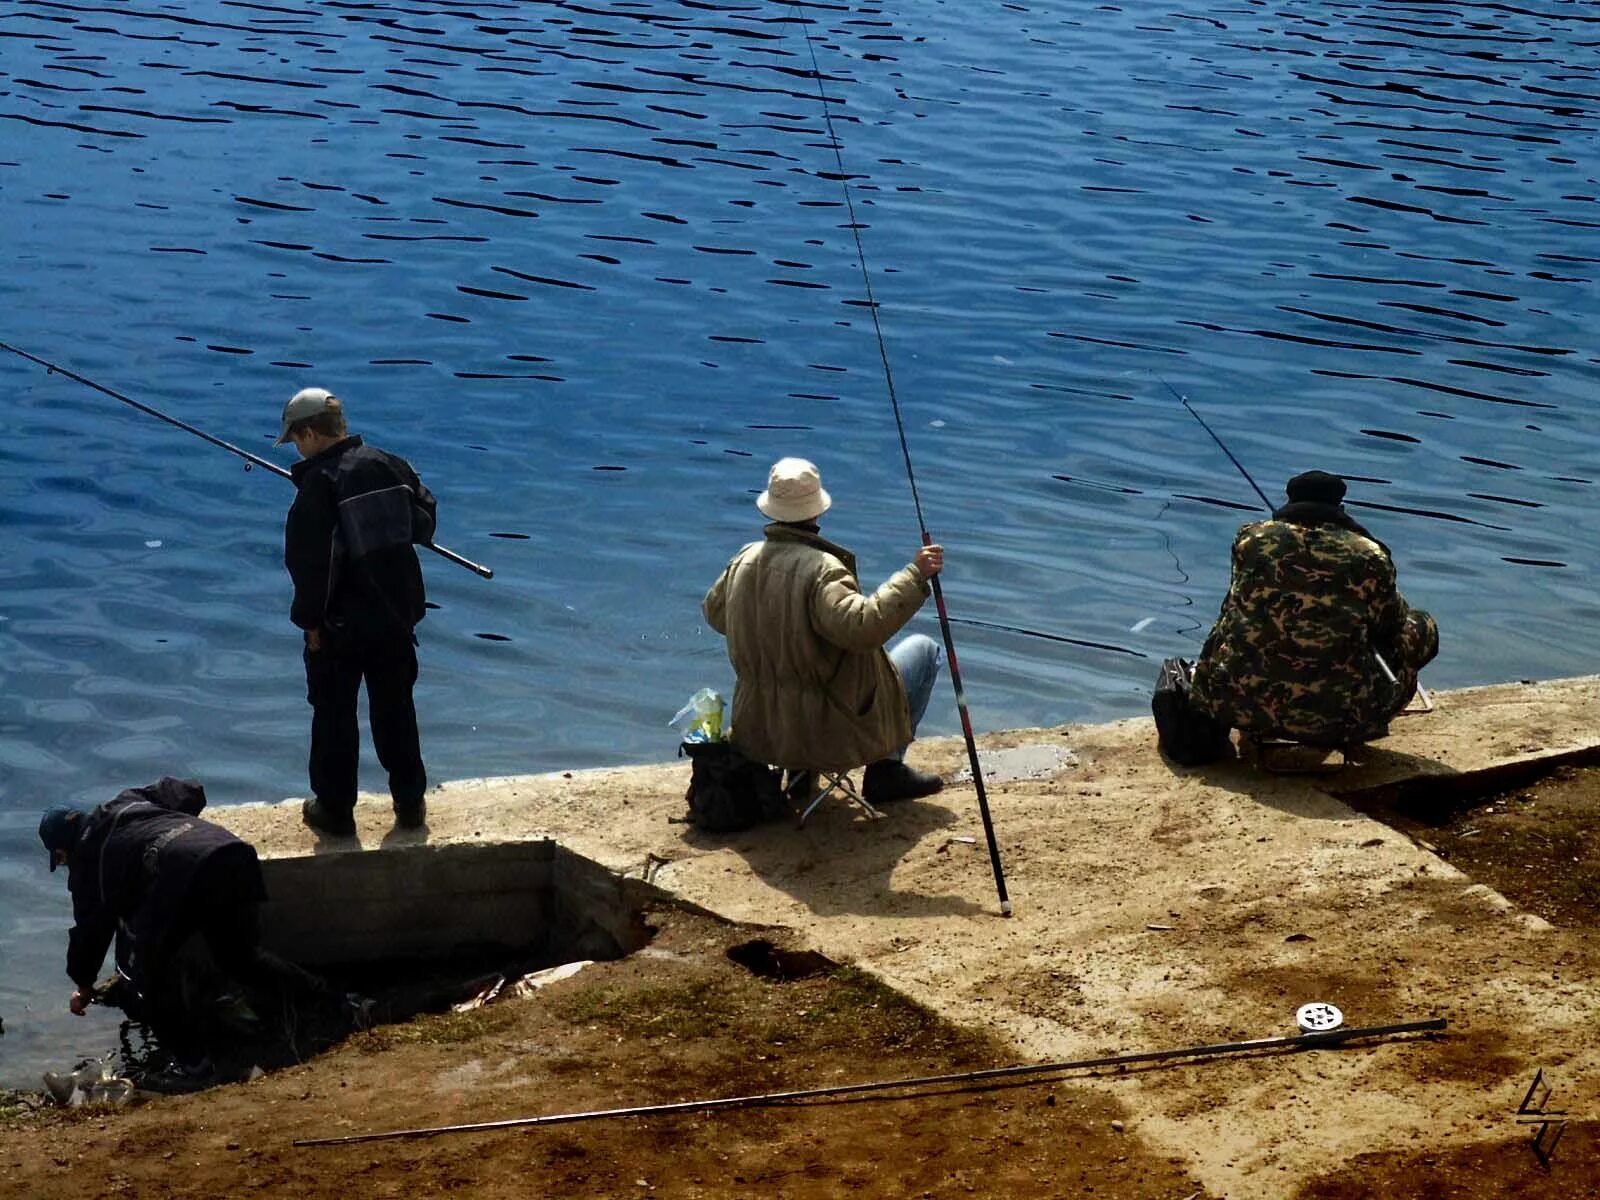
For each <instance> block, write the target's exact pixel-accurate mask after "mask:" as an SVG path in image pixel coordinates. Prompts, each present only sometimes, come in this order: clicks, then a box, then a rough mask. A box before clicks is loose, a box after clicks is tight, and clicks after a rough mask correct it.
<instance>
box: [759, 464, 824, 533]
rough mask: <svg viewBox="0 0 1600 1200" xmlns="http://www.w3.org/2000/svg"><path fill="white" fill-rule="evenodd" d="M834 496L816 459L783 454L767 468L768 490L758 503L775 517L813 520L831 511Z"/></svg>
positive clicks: (760, 507) (783, 519)
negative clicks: (813, 460)
mask: <svg viewBox="0 0 1600 1200" xmlns="http://www.w3.org/2000/svg"><path fill="white" fill-rule="evenodd" d="M832 504H833V497H832V496H830V495H828V493H827V490H826V489H825V488H824V487H823V486H822V476H821V475H820V474H818V472H817V466H816V464H815V463H812V462H807V461H806V460H805V459H803V458H780V459H779V460H778V461H777V462H775V463H773V464H772V470H771V471H769V472H767V490H766V491H764V492H762V493H761V495H759V496H757V497H756V507H757V508H759V509H760V510H761V511H762V512H763V513H765V514H766V515H767V516H769V517H771V518H772V519H773V520H774V521H811V520H815V519H816V518H817V517H820V516H821V515H822V514H823V513H825V512H827V511H828V509H829V508H830V507H831V506H832Z"/></svg>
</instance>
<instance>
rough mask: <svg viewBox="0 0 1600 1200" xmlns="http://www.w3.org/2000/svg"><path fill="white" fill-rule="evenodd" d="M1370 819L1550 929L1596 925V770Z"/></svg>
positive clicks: (1599, 920) (1409, 806) (1392, 808)
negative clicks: (1378, 820)
mask: <svg viewBox="0 0 1600 1200" xmlns="http://www.w3.org/2000/svg"><path fill="white" fill-rule="evenodd" d="M1374 815H1377V816H1379V817H1380V818H1381V819H1382V820H1384V821H1386V822H1387V823H1388V824H1390V825H1393V826H1394V827H1395V828H1397V829H1399V830H1400V831H1401V832H1403V833H1406V834H1408V835H1409V836H1411V837H1412V838H1413V839H1415V840H1416V841H1417V842H1418V843H1420V844H1421V845H1422V846H1423V847H1424V848H1425V849H1428V850H1431V851H1432V852H1433V853H1435V854H1437V855H1438V856H1439V857H1440V858H1443V859H1445V860H1446V861H1447V862H1449V863H1451V864H1452V865H1453V866H1455V867H1457V868H1458V869H1459V870H1461V871H1462V872H1463V873H1464V874H1466V875H1469V876H1471V877H1472V878H1473V879H1474V880H1476V881H1478V882H1480V883H1485V884H1487V885H1489V886H1490V887H1492V888H1493V889H1495V891H1497V892H1500V893H1501V894H1502V895H1504V896H1506V897H1507V898H1508V899H1510V900H1511V901H1512V902H1513V903H1515V904H1516V905H1517V906H1518V907H1520V908H1523V909H1526V910H1527V911H1528V912H1531V913H1535V914H1537V915H1538V916H1541V917H1543V918H1544V919H1545V920H1547V921H1549V922H1551V923H1552V924H1554V925H1561V926H1565V927H1568V928H1583V927H1586V926H1593V925H1596V924H1600V767H1596V766H1566V767H1558V768H1556V769H1555V770H1554V771H1552V772H1551V773H1550V774H1548V775H1546V776H1544V777H1543V778H1540V779H1536V780H1534V781H1532V782H1529V783H1526V784H1524V785H1522V786H1520V787H1513V788H1510V789H1508V790H1505V791H1501V792H1497V793H1496V794H1493V795H1490V796H1487V797H1482V798H1478V799H1474V800H1470V801H1459V800H1457V801H1453V802H1450V803H1437V804H1430V803H1428V801H1427V799H1426V797H1425V796H1412V797H1409V798H1408V799H1407V800H1405V801H1404V802H1403V803H1400V804H1391V805H1387V806H1383V807H1382V808H1381V809H1380V810H1379V811H1376V812H1375V813H1374Z"/></svg>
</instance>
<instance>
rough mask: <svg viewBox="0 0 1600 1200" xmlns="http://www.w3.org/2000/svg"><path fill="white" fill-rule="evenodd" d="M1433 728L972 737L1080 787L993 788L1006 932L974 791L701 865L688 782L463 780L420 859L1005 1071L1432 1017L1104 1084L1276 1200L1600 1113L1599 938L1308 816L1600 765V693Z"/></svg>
mask: <svg viewBox="0 0 1600 1200" xmlns="http://www.w3.org/2000/svg"><path fill="white" fill-rule="evenodd" d="M1438 705H1439V707H1438V710H1437V711H1436V712H1435V713H1433V714H1430V715H1428V716H1419V717H1406V718H1402V719H1401V720H1399V721H1397V722H1395V724H1394V727H1393V733H1392V736H1391V737H1389V738H1387V739H1385V740H1384V741H1383V742H1380V743H1378V744H1376V745H1375V746H1374V747H1372V748H1371V750H1370V751H1369V752H1368V753H1367V754H1366V755H1365V756H1364V762H1363V765H1361V766H1360V767H1356V768H1352V769H1350V770H1349V771H1347V772H1344V773H1342V774H1341V775H1338V776H1333V777H1331V779H1330V778H1317V777H1310V776H1264V775H1261V774H1259V773H1256V772H1253V771H1252V770H1250V769H1249V768H1248V767H1247V766H1245V765H1244V764H1242V763H1237V762H1235V763H1224V764H1217V765H1215V766H1212V767H1203V768H1197V769H1193V770H1184V769H1175V768H1173V767H1171V766H1169V765H1168V764H1167V763H1166V762H1164V761H1163V760H1162V759H1161V758H1160V757H1159V756H1158V755H1157V754H1156V753H1155V749H1154V743H1155V738H1154V730H1153V727H1152V725H1151V722H1150V721H1149V720H1147V719H1135V720H1128V721H1119V722H1114V723H1112V724H1109V725H1098V726H1070V725H1069V726H1061V727H1058V728H1054V729H1033V730H1017V731H1011V732H1006V733H996V734H990V735H985V736H984V737H983V738H981V739H980V742H981V744H982V745H983V746H985V747H989V748H1001V747H1017V746H1045V747H1055V748H1060V749H1062V750H1068V749H1070V750H1071V751H1072V752H1073V755H1074V756H1075V760H1076V761H1075V762H1073V761H1071V760H1069V759H1068V758H1067V757H1066V756H1064V755H1063V756H1062V758H1061V761H1062V763H1063V764H1064V765H1063V766H1062V768H1061V769H1060V770H1058V771H1055V772H1054V773H1051V774H1048V775H1046V776H1044V777H1041V778H1023V779H1016V780H1011V781H1008V782H996V783H995V784H993V785H991V786H990V787H989V788H988V789H987V790H988V797H989V801H990V806H991V809H992V812H993V815H994V822H995V826H996V829H997V831H998V836H999V841H1000V848H1001V852H1002V856H1003V860H1004V864H1005V870H1006V878H1007V883H1008V885H1009V889H1010V893H1011V896H1012V899H1013V901H1014V903H1015V906H1016V915H1015V916H1014V917H1013V918H1012V919H1011V920H1003V919H1001V918H1000V917H998V915H997V905H996V899H995V891H994V883H993V879H992V877H991V874H990V869H989V862H988V856H987V852H986V850H985V847H984V839H983V831H982V827H981V825H980V823H979V820H978V813H977V806H976V802H975V796H974V793H973V790H972V787H971V786H970V784H969V785H951V786H948V787H947V788H946V789H945V791H944V792H942V793H941V794H939V795H938V796H936V797H933V798H931V799H930V800H927V801H921V802H916V803H910V804H903V805H899V806H896V807H894V808H893V809H892V810H891V811H890V814H889V816H888V818H887V819H885V820H883V821H877V822H867V821H864V820H861V819H859V818H858V816H857V815H856V814H855V813H853V812H852V811H850V810H848V809H846V808H843V807H839V808H825V809H823V810H819V812H818V813H817V814H816V815H815V816H814V817H813V818H812V820H811V821H810V822H808V823H807V825H806V827H805V828H804V829H795V828H794V827H793V826H790V825H781V824H780V825H772V826H766V827H763V828H761V829H756V830H751V831H749V832H748V833H744V834H736V835H732V836H728V837H721V838H717V837H709V836H705V835H700V834H697V833H695V832H694V831H692V830H690V829H689V828H688V827H686V826H683V825H679V824H673V823H671V822H672V819H673V818H676V817H679V816H681V815H682V812H683V807H684V805H683V789H684V785H685V781H686V778H687V773H688V768H687V766H686V765H685V764H681V763H678V764H670V765H663V766H649V767H634V768H627V769H619V770H602V771H575V772H573V773H571V774H570V775H568V774H555V775H542V776H520V777H514V778H506V779H495V780H472V781H463V782H460V783H451V784H446V785H445V786H444V787H442V788H441V789H439V790H438V791H437V792H435V793H433V794H431V795H430V797H429V813H430V822H431V824H432V830H431V832H430V833H429V835H428V842H429V843H430V844H431V845H443V844H453V843H459V842H474V843H490V844H494V843H518V842H529V841H538V840H541V839H551V840H554V841H555V842H557V843H559V845H560V847H561V848H562V849H563V850H564V851H569V852H571V853H572V854H574V855H578V856H582V857H583V858H586V859H589V860H592V861H593V862H596V863H599V864H601V865H603V866H605V867H607V868H610V869H611V870H613V871H617V872H626V873H630V874H632V875H634V876H646V875H652V874H653V877H654V879H655V881H656V882H657V883H658V884H660V885H661V886H662V887H664V888H666V889H668V890H669V891H671V892H672V893H673V894H674V895H675V896H677V897H679V898H681V899H683V900H686V901H688V902H692V903H694V904H697V905H699V906H702V907H704V908H706V909H709V910H711V911H713V912H716V913H719V914H721V915H723V916H725V917H728V918H730V919H735V920H741V921H748V922H751V923H756V924H764V925H787V926H790V927H793V928H795V929H797V930H799V931H801V932H802V933H803V934H804V935H805V936H806V937H807V938H808V939H809V940H810V941H811V943H812V944H813V945H814V946H815V947H816V948H818V949H819V950H822V951H823V952H825V953H827V954H828V955H830V956H831V957H833V958H836V959H853V960H854V961H855V962H856V963H857V964H858V965H860V966H862V967H864V968H866V969H869V970H872V971H874V972H876V973H877V974H879V975H880V976H882V977H883V978H884V979H885V980H886V981H887V982H889V983H890V984H891V985H893V986H895V987H896V988H898V989H900V990H901V991H903V992H905V993H907V994H908V995H910V996H911V997H913V998H914V999H916V1000H918V1001H920V1002H922V1003H925V1004H927V1005H929V1006H930V1007H932V1008H934V1009H935V1010H937V1011H939V1012H941V1013H943V1014H944V1015H946V1016H948V1017H950V1018H952V1019H954V1020H957V1021H960V1022H963V1023H970V1024H976V1025H983V1026H987V1027H989V1028H991V1029H993V1030H996V1031H998V1032H1000V1033H1002V1034H1004V1035H1005V1036H1008V1037H1009V1038H1010V1039H1011V1040H1012V1041H1013V1042H1014V1043H1015V1044H1016V1046H1017V1051H1018V1055H1019V1057H1020V1058H1036V1059H1041V1060H1054V1059H1065V1058H1077V1057H1086V1056H1090V1055H1096V1054H1105V1053H1113V1052H1125V1051H1135V1050H1149V1049H1161V1048H1171V1047H1176V1046H1184V1045H1197V1044H1201V1043H1207V1042H1218V1041H1227V1040H1236V1039H1239V1038H1247V1037H1264V1036H1271V1035H1275V1034H1282V1033H1290V1032H1293V1028H1294V1026H1293V1012H1294V1009H1295V1007H1296V1006H1297V1005H1299V1004H1301V1003H1303V1002H1306V1001H1309V1000H1328V1001H1332V1002H1334V1003H1336V1004H1339V1005H1340V1007H1341V1008H1343V1009H1344V1011H1345V1014H1346V1019H1347V1020H1348V1021H1349V1022H1350V1023H1352V1024H1358V1025H1368V1024H1382V1023H1387V1022H1392V1021H1402V1020H1411V1019H1417V1018H1422V1017H1431V1016H1443V1017H1446V1018H1447V1019H1448V1020H1449V1021H1450V1032H1449V1033H1448V1035H1447V1036H1446V1037H1445V1038H1444V1039H1443V1040H1441V1041H1437V1042H1424V1043H1412V1044H1406V1045H1390V1046H1381V1047H1376V1048H1372V1049H1369V1050H1362V1051H1350V1052H1328V1053H1318V1054H1315V1055H1298V1056H1293V1057H1289V1058H1273V1059H1248V1060H1242V1061H1229V1062H1220V1061H1219V1062H1214V1063H1211V1064H1208V1065H1206V1066H1205V1067H1204V1068H1203V1069H1188V1068H1181V1067H1174V1068H1172V1069H1168V1070H1159V1071H1157V1070H1151V1071H1145V1072H1139V1073H1130V1074H1129V1075H1127V1076H1123V1077H1119V1078H1117V1079H1116V1080H1108V1081H1107V1082H1106V1083H1105V1085H1104V1086H1107V1087H1115V1088H1116V1089H1118V1094H1119V1098H1121V1099H1122V1100H1123V1101H1124V1102H1125V1103H1127V1104H1128V1105H1130V1106H1131V1108H1132V1110H1133V1112H1134V1114H1135V1116H1134V1118H1133V1124H1136V1125H1137V1126H1138V1127H1139V1132H1141V1133H1142V1134H1143V1135H1144V1136H1145V1137H1147V1138H1149V1139H1150V1140H1151V1141H1152V1143H1153V1144H1154V1145H1155V1146H1156V1147H1157V1148H1158V1149H1160V1150H1162V1151H1164V1152H1166V1153H1170V1154H1172V1155H1174V1156H1176V1157H1179V1158H1181V1159H1183V1160H1184V1161H1186V1162H1187V1163H1188V1164H1189V1165H1190V1167H1191V1169H1192V1170H1194V1171H1195V1172H1196V1174H1197V1176H1198V1177H1199V1178H1200V1179H1202V1180H1203V1181H1204V1183H1205V1185H1206V1187H1207V1189H1208V1191H1209V1192H1210V1193H1211V1194H1214V1195H1222V1194H1226V1195H1228V1196H1230V1197H1234V1198H1235V1200H1239V1198H1242V1197H1260V1198H1262V1200H1268V1198H1272V1200H1276V1198H1278V1197H1282V1196H1284V1195H1290V1194H1293V1193H1294V1191H1295V1190H1296V1188H1297V1186H1298V1184H1299V1183H1300V1182H1303V1181H1304V1180H1305V1179H1307V1178H1309V1177H1310V1176H1312V1175H1314V1174H1316V1173H1318V1172H1320V1171H1323V1170H1331V1169H1333V1168H1335V1167H1337V1166H1339V1165H1340V1164H1342V1163H1343V1162H1344V1161H1346V1160H1347V1159H1348V1158H1349V1157H1351V1156H1353V1155H1355V1154H1360V1153H1365V1152H1368V1151H1372V1150H1381V1149H1385V1148H1394V1147H1401V1146H1408V1147H1409V1146H1412V1145H1414V1144H1415V1139H1422V1140H1424V1141H1425V1142H1427V1143H1428V1144H1430V1145H1444V1144H1449V1143H1451V1142H1465V1141H1473V1140H1477V1139H1481V1138H1484V1137H1491V1136H1492V1137H1503V1136H1508V1135H1510V1134H1513V1133H1515V1130H1514V1128H1513V1127H1512V1126H1511V1124H1510V1123H1509V1122H1510V1117H1509V1114H1511V1113H1512V1112H1513V1111H1514V1110H1515V1108H1516V1105H1517V1103H1518V1101H1519V1100H1520V1099H1521V1096H1522V1093H1523V1091H1524V1090H1525V1089H1526V1087H1527V1082H1528V1079H1529V1078H1531V1077H1532V1074H1533V1071H1534V1068H1535V1067H1537V1066H1544V1067H1546V1068H1549V1069H1552V1070H1555V1071H1557V1072H1558V1073H1559V1078H1558V1083H1559V1085H1560V1087H1561V1090H1562V1093H1563V1100H1564V1101H1565V1102H1566V1103H1565V1106H1566V1107H1569V1108H1571V1109H1572V1110H1573V1111H1575V1112H1581V1111H1588V1110H1591V1109H1594V1108H1595V1107H1596V1105H1597V1102H1600V1025H1597V1024H1596V1022H1595V1021H1594V1019H1593V1018H1594V1014H1595V1012H1596V1011H1597V1010H1600V990H1597V985H1596V983H1595V980H1596V979H1600V950H1597V948H1596V947H1595V946H1594V945H1593V944H1592V943H1593V942H1594V941H1595V939H1594V938H1593V937H1592V936H1590V931H1581V930H1580V931H1572V930H1564V929H1552V928H1550V927H1549V926H1548V925H1546V924H1545V923H1544V922H1541V921H1537V920H1530V919H1529V917H1528V914H1525V913H1521V912H1519V911H1517V910H1516V909H1515V907H1514V906H1512V905H1510V903H1509V902H1508V901H1506V900H1505V899H1504V897H1502V896H1500V895H1499V894H1498V893H1495V892H1493V891H1492V890H1491V889H1489V888H1486V887H1482V886H1481V885H1478V884H1475V883H1474V881H1473V880H1471V879H1469V878H1467V877H1466V876H1464V875H1462V874H1461V872H1460V871H1458V870H1456V869H1455V868H1454V867H1452V866H1451V865H1450V864H1448V863H1446V862H1444V861H1442V860H1440V859H1439V858H1437V857H1436V856H1434V855H1433V854H1431V853H1429V852H1428V851H1427V850H1426V849H1424V848H1423V847H1420V846H1418V845H1416V844H1414V843H1413V842H1411V841H1410V840H1409V839H1407V838H1405V837H1403V836H1401V835H1400V834H1398V833H1396V832H1395V831H1394V830H1393V829H1391V828H1389V827H1388V826H1386V825H1383V824H1381V823H1379V822H1377V821H1375V820H1372V819H1370V818H1368V817H1364V816H1362V815H1361V814H1360V813H1358V812H1356V811H1355V810H1353V809H1352V808H1351V807H1350V806H1349V805H1347V804H1345V803H1344V802H1343V801H1341V800H1340V799H1338V798H1337V797H1336V796H1334V795H1331V794H1329V792H1328V791H1327V790H1326V789H1327V788H1329V787H1337V788H1339V789H1340V790H1346V789H1352V790H1359V789H1362V788H1373V787H1382V786H1393V785H1397V784H1409V785H1412V786H1417V787H1427V786H1429V785H1430V783H1431V781H1433V780H1435V779H1437V780H1439V781H1440V783H1441V784H1444V783H1446V782H1447V781H1448V780H1451V779H1454V778H1458V777H1461V776H1471V775H1475V774H1477V773H1480V772H1486V771H1497V770H1503V769H1507V768H1516V769H1523V768H1525V767H1526V766H1527V765H1528V764H1533V763H1539V762H1541V761H1543V762H1549V761H1552V760H1555V759H1557V758H1559V757H1561V756H1567V755H1571V754H1575V753H1582V752H1592V751H1595V750H1597V749H1600V679H1596V678H1593V677H1590V678H1583V679H1571V680H1556V681H1551V682H1548V683H1540V684H1531V685H1520V684H1508V685H1498V686H1494V687H1485V688H1471V689H1466V690H1462V691H1458V692H1448V693H1444V694H1442V695H1440V696H1439V697H1438ZM669 750H670V747H666V746H664V747H663V753H664V754H665V753H667V752H669ZM912 758H913V759H914V761H915V762H916V763H917V765H919V766H923V767H928V768H931V769H935V770H938V771H940V772H941V773H942V774H944V775H946V776H947V777H949V776H950V775H953V774H954V773H955V771H956V770H957V769H958V768H959V767H960V766H962V765H964V764H965V752H964V749H963V747H962V744H961V743H960V741H958V740H956V739H931V740H928V741H925V742H919V743H917V745H916V746H915V747H914V748H913V751H912ZM217 817H218V819H220V820H222V821H224V822H225V823H226V824H228V825H229V826H230V827H232V828H233V829H234V830H235V831H236V832H238V833H239V834H241V836H244V837H246V838H248V839H250V840H251V841H253V842H255V843H256V844H257V846H258V847H259V848H261V849H262V851H263V853H264V854H265V855H267V856H268V857H272V856H285V855H287V856H301V857H304V856H308V855H311V854H315V853H317V852H318V847H317V846H316V844H315V840H314V839H313V838H312V836H311V834H310V833H309V831H307V830H306V829H305V828H304V827H303V826H302V825H301V824H300V822H299V817H298V811H297V809H296V807H295V806H293V805H292V804H291V805H278V806H253V807H244V808H234V809H224V810H221V811H219V812H218V813H217ZM357 818H358V825H359V827H360V831H361V840H362V843H363V844H364V845H366V846H369V847H376V846H378V845H379V844H380V840H382V841H384V842H385V843H386V844H387V845H390V846H393V845H398V844H404V841H405V839H404V838H402V837H400V836H398V835H394V834H392V833H390V832H389V824H390V816H389V806H388V803H387V800H386V799H379V798H366V799H364V800H363V802H362V804H361V805H360V807H359V808H358V813H357ZM346 857H348V856H346ZM362 857H370V858H374V859H383V858H387V857H389V853H388V852H387V851H386V852H385V853H383V854H369V855H365V856H362ZM317 861H319V862H320V861H321V857H320V856H319V858H318V860H317ZM308 869H311V868H308ZM336 891H337V889H336V888H332V887H330V889H329V892H330V894H331V893H334V892H336ZM557 919H558V920H559V919H560V918H559V917H558V918H557ZM903 1065H905V1064H897V1063H892V1062H884V1063H877V1064H863V1072H864V1073H876V1074H879V1075H882V1074H890V1073H893V1072H895V1071H896V1070H898V1069H899V1068H900V1067H902V1066H903Z"/></svg>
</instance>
